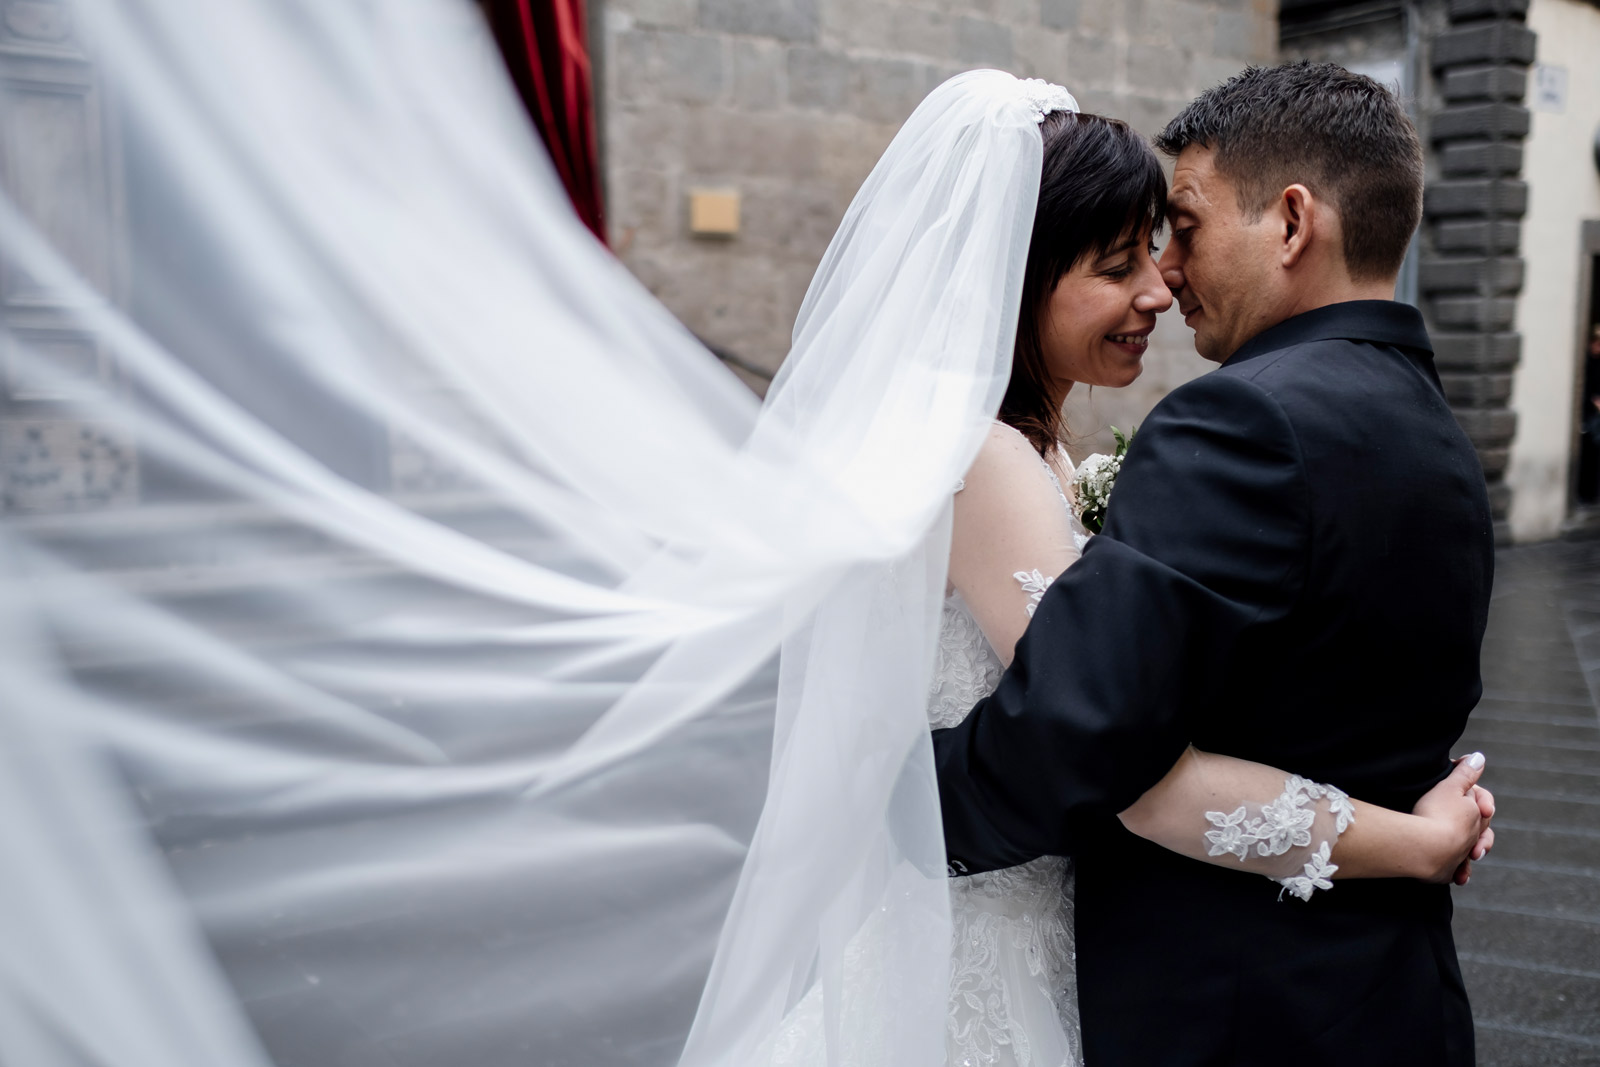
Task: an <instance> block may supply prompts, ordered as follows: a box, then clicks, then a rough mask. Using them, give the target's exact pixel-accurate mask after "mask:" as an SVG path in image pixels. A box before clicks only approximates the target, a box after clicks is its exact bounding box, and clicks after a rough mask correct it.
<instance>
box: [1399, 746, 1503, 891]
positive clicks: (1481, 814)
mask: <svg viewBox="0 0 1600 1067" xmlns="http://www.w3.org/2000/svg"><path fill="white" fill-rule="evenodd" d="M1483 765H1484V758H1483V753H1481V752H1474V753H1473V754H1472V755H1470V756H1464V757H1462V758H1461V759H1458V760H1456V765H1455V768H1454V769H1453V770H1452V771H1451V772H1450V774H1449V776H1448V777H1446V778H1445V779H1444V781H1442V782H1440V783H1439V784H1438V785H1436V786H1434V787H1433V788H1432V789H1430V790H1428V791H1427V792H1426V793H1424V794H1423V795H1422V798H1421V799H1420V800H1418V801H1417V803H1416V806H1415V807H1414V808H1412V809H1411V813H1412V814H1413V815H1417V816H1420V817H1421V818H1423V819H1426V820H1427V821H1428V823H1429V824H1430V825H1431V826H1432V827H1433V829H1434V831H1435V836H1436V837H1437V841H1438V847H1437V848H1432V849H1428V850H1427V855H1425V856H1419V857H1418V859H1419V860H1420V862H1421V863H1422V865H1423V866H1422V869H1420V870H1419V871H1418V872H1417V877H1419V878H1421V879H1422V880H1423V881H1427V882H1437V883H1445V882H1454V883H1455V884H1456V885H1466V884H1467V879H1468V878H1470V877H1471V876H1472V861H1473V860H1481V859H1482V858H1483V857H1484V856H1485V855H1487V854H1488V852H1489V850H1490V849H1491V848H1493V847H1494V830H1492V829H1490V827H1489V820H1490V819H1491V818H1493V817H1494V794H1492V793H1490V792H1489V791H1488V790H1487V789H1485V788H1483V787H1482V786H1481V785H1479V784H1478V778H1479V777H1480V776H1481V775H1482V774H1483Z"/></svg>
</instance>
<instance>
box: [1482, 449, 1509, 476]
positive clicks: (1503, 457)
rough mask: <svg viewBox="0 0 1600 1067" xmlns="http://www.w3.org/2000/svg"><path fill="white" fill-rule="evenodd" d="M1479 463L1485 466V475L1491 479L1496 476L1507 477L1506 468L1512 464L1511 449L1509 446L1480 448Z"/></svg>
mask: <svg viewBox="0 0 1600 1067" xmlns="http://www.w3.org/2000/svg"><path fill="white" fill-rule="evenodd" d="M1478 464H1479V466H1481V467H1483V475H1484V477H1485V478H1488V479H1490V480H1491V481H1492V480H1494V479H1495V478H1503V477H1505V473H1506V468H1507V467H1509V466H1511V449H1509V448H1480V449H1478Z"/></svg>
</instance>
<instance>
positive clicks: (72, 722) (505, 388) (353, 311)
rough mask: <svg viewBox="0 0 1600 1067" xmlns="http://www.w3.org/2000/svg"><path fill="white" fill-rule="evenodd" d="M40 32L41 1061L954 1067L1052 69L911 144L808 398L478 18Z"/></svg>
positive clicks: (855, 261) (25, 1062)
mask: <svg viewBox="0 0 1600 1067" xmlns="http://www.w3.org/2000/svg"><path fill="white" fill-rule="evenodd" d="M21 7H28V8H29V10H30V12H31V13H30V14H29V15H28V17H27V18H24V19H21V20H20V21H19V20H12V21H11V22H9V23H8V24H7V26H8V28H6V29H5V30H4V31H3V33H4V34H5V35H8V36H6V37H5V39H4V40H0V90H3V93H4V97H3V99H0V123H3V125H4V129H3V130H0V133H3V138H0V157H3V158H0V162H3V164H4V167H3V175H4V176H3V179H0V180H3V183H4V184H3V188H0V345H3V359H4V379H3V381H4V386H5V394H4V398H3V400H0V404H3V407H0V469H3V472H4V473H3V481H0V486H3V505H4V514H3V518H0V872H3V873H0V1063H4V1064H6V1065H7V1067H56V1065H63V1067H65V1065H69V1064H71V1065H83V1064H94V1065H107V1067H110V1065H118V1067H121V1065H135V1064H137V1065H151V1067H234V1065H260V1064H266V1063H278V1064H284V1065H288V1064H309V1065H324V1064H326V1065H332V1064H342V1065H366V1064H374V1065H376V1064H383V1065H424V1064H426V1065H437V1064H461V1065H470V1067H493V1065H499V1064H529V1063H538V1064H551V1065H554V1064H583V1065H604V1064H667V1063H674V1062H678V1061H679V1060H680V1057H681V1059H682V1062H685V1063H695V1064H699V1063H708V1064H709V1063H725V1064H730V1065H733V1064H738V1065H745V1064H751V1063H757V1062H770V1061H782V1060H783V1059H784V1057H785V1055H786V1054H787V1053H786V1051H785V1048H784V1047H781V1046H783V1045H784V1043H785V1040H786V1039H785V1037H784V1036H783V1035H784V1032H785V1030H784V1023H783V1020H784V1019H785V1017H786V1015H787V1016H792V1015H793V1013H794V1009H795V1006H796V1005H797V1004H798V1003H800V1002H801V1001H802V1000H803V999H805V998H807V997H808V995H809V997H810V1000H811V1002H812V1003H816V1002H817V1000H818V998H819V997H820V1003H821V1004H822V1006H823V1007H822V1014H821V1023H820V1025H821V1028H822V1037H821V1041H822V1045H821V1046H815V1045H813V1046H810V1047H811V1048H812V1049H813V1051H814V1050H815V1048H816V1047H825V1048H826V1059H827V1060H829V1061H832V1062H837V1063H872V1064H900V1063H905V1064H913V1063H915V1064H926V1063H929V1062H934V1061H937V1060H939V1059H940V1058H941V1056H942V1054H943V1053H942V1040H943V1038H942V1030H943V1017H944V1010H945V971H946V967H947V965H948V963H947V961H948V939H949V926H948V923H949V920H948V904H947V899H946V890H945V884H944V869H943V846H942V842H941V837H940V829H939V820H938V803H937V794H936V790H935V787H934V782H933V775H932V765H931V757H930V754H929V747H928V743H927V728H926V719H925V703H926V688H927V684H928V677H929V673H930V670H931V661H932V656H933V647H934V639H935V634H936V632H937V628H938V622H939V612H940V607H941V602H942V599H943V595H944V582H945V561H946V555H947V552H948V536H949V535H948V529H949V501H950V493H951V490H952V488H953V486H954V485H955V483H956V480H957V479H958V478H959V477H960V475H961V473H962V472H963V471H964V469H965V467H966V465H967V463H968V462H969V461H970V459H971V457H972V456H973V455H974V454H975V453H976V450H977V447H978V444H979V442H980V440H981V437H982V434H983V432H984V429H985V427H986V425H987V422H988V419H989V418H990V417H991V416H992V414H993V412H994V410H995V409H996V407H997V406H998V403H999V398H1000V392H1001V390H1002V388H1003V385H1004V381H1005V376H1006V373H1007V367H1008V360H1009V352H1010V339H1011V336H1012V333H1013V332H1014V329H1015V317H1016V311H1015V309H1016V305H1017V300H1018V292H1019V290H1020V282H1021V267H1022V257H1021V253H1022V252H1025V249H1026V240H1027V234H1028V232H1029V227H1030V225H1031V221H1032V211H1033V197H1034V193H1035V190H1036V188H1037V176H1038V167H1039V153H1040V149H1039V138H1038V133H1037V130H1036V128H1035V127H1034V125H1033V122H1032V117H1031V116H1029V115H1028V114H1027V113H1026V108H1023V107H1019V106H1017V105H1016V103H1015V101H1014V99H1013V98H1012V97H1011V96H1008V95H1007V92H1008V90H1007V89H1006V87H1005V85H1004V84H1003V83H1001V82H999V81H998V79H1007V81H1009V78H1008V76H1005V75H992V72H991V75H990V76H989V80H987V81H985V80H984V79H983V78H978V79H977V80H975V81H974V80H972V76H967V77H968V79H969V80H968V83H967V84H966V86H965V87H964V88H962V87H960V86H958V87H957V90H950V89H949V85H947V86H946V87H943V88H941V89H939V90H937V91H936V92H935V93H934V95H933V97H930V100H929V102H928V104H925V105H924V107H923V108H922V109H919V111H918V113H917V114H916V115H914V116H913V117H912V119H911V120H910V121H909V122H908V123H907V125H906V127H905V129H904V130H903V131H902V132H901V134H900V136H899V138H898V139H897V140H896V144H895V147H894V148H892V149H891V152H890V157H894V158H895V159H897V160H898V165H896V166H890V165H889V162H890V160H889V159H888V158H886V161H885V163H884V164H880V167H879V169H878V170H877V171H875V172H874V175H873V177H872V178H871V179H869V182H868V185H867V187H866V189H864V191H863V194H862V197H861V198H860V199H859V200H858V202H857V204H856V205H855V206H854V207H853V208H852V209H851V214H850V216H849V217H847V219H846V222H845V225H844V228H843V229H842V230H841V233H840V236H839V238H837V239H836V240H835V243H834V246H833V247H832V248H830V250H829V253H828V257H827V258H826V259H825V260H824V262H823V265H822V268H821V269H820V270H819V273H818V276H817V279H816V281H815V282H814V283H813V286H812V289H811V291H810V293H809V294H808V296H807V298H806V305H805V308H804V309H803V311H802V314H801V320H800V323H799V324H798V325H797V327H796V339H795V340H796V344H795V349H794V353H793V354H792V355H791V357H790V360H789V362H788V364H787V365H786V367H785V371H784V373H783V375H781V376H780V378H779V380H778V382H777V383H776V384H775V386H774V390H773V395H772V397H771V398H770V399H769V402H768V404H767V406H766V407H765V408H762V407H760V406H759V404H758V402H757V401H756V399H755V398H753V397H752V396H750V395H749V394H748V392H747V391H746V390H745V389H744V388H743V386H741V385H740V384H739V383H738V382H737V381H735V380H734V379H733V378H732V377H731V376H730V375H729V374H728V373H727V372H726V371H725V370H724V369H723V368H722V367H721V366H720V365H719V364H718V363H717V362H716V361H715V360H714V359H713V358H711V357H710V356H709V355H708V354H707V352H706V351H705V350H704V349H703V348H702V347H701V346H700V345H699V344H698V343H697V342H696V341H695V340H694V338H693V337H691V336H690V335H689V333H688V332H687V331H686V330H684V329H683V327H681V326H680V325H679V324H678V323H677V322H676V321H675V320H674V319H673V318H672V317H671V316H670V315H669V314H668V313H667V312H666V311H665V310H663V309H662V308H661V307H660V306H659V305H658V304H657V303H656V302H655V301H654V300H653V298H652V297H651V296H650V295H649V294H648V293H646V292H645V291H644V290H643V289H642V288H641V287H640V286H639V285H638V283H637V282H635V281H634V280H633V279H632V277H631V276H630V275H629V274H628V273H627V272H626V270H625V269H624V268H622V267H621V266H620V265H619V264H618V263H617V262H616V261H615V260H614V259H613V258H612V257H611V256H610V254H609V253H608V252H606V251H605V250H604V249H603V248H602V247H601V246H600V245H599V244H598V243H597V242H596V241H595V240H594V239H593V237H592V236H591V235H590V234H589V233H588V231H586V230H585V229H584V227H583V226H582V224H580V223H579V222H578V220H577V219H576V218H575V217H574V216H573V215H572V213H571V211H570V208H569V207H568V205H567V202H566V200H565V197H564V194H563V192H562V190H561V188H560V187H559V185H558V183H557V182H556V180H555V178H554V176H553V173H552V171H551V169H550V166H549V164H548V161H547V160H546V159H545V158H544V156H543V155H542V149H541V148H540V146H539V144H538V143H537V141H536V140H534V138H533V137H532V135H531V132H530V131H529V130H528V129H527V127H526V121H525V118H524V116H523V115H522V113H521V111H520V109H519V105H518V104H517V102H516V100H515V98H514V96H513V95H512V92H511V90H510V88H509V86H508V85H507V84H506V83H505V81H504V77H503V74H502V72H501V68H500V66H499V62H498V59H497V57H496V56H495V53H494V49H493V45H492V42H491V41H490V40H489V38H488V35H487V33H486V31H485V30H484V29H483V28H482V26H481V25H480V22H479V18H478V15H477V12H476V10H475V9H474V8H473V7H471V5H469V4H466V3H463V2H452V0H381V2H373V0H215V2H208V3H194V2H193V0H81V2H80V0H73V2H70V3H35V4H32V5H13V8H12V9H9V10H16V9H19V8H21ZM29 19H31V20H32V21H29ZM30 35H31V36H30ZM958 81H959V79H958ZM949 84H955V83H949ZM940 94H944V96H943V97H942V98H941V96H940ZM952 131H955V132H954V133H952ZM896 153H899V155H898V156H896ZM908 161H909V164H910V165H907V163H908ZM869 193H870V194H871V195H869ZM952 286H954V287H955V291H956V292H959V293H960V294H961V296H960V298H959V299H955V300H952V299H950V298H949V296H948V294H949V292H950V290H951V287H952ZM774 1035H779V1036H778V1037H776V1038H775V1037H774ZM790 1036H792V1035H790ZM819 1062H820V1061H819Z"/></svg>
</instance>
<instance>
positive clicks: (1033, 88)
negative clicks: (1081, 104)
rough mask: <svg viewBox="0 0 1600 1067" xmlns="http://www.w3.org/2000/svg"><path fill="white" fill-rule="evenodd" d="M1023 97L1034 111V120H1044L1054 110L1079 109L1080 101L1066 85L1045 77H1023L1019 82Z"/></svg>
mask: <svg viewBox="0 0 1600 1067" xmlns="http://www.w3.org/2000/svg"><path fill="white" fill-rule="evenodd" d="M1017 85H1018V87H1019V88H1020V89H1021V90H1022V99H1023V100H1024V101H1026V103H1027V105H1028V107H1029V108H1030V109H1031V110H1032V112H1033V121H1035V122H1043V121H1044V117H1045V116H1046V115H1048V114H1050V112H1052V111H1077V110H1078V101H1077V99H1076V98H1075V97H1073V95H1072V94H1071V93H1069V92H1068V91H1067V90H1066V88H1065V87H1064V86H1060V85H1057V84H1055V83H1054V82H1047V81H1045V80H1044V79H1043V78H1021V79H1019V80H1018V82H1017Z"/></svg>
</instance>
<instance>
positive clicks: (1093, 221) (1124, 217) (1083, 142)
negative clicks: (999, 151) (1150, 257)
mask: <svg viewBox="0 0 1600 1067" xmlns="http://www.w3.org/2000/svg"><path fill="white" fill-rule="evenodd" d="M1039 132H1040V134H1041V135H1042V136H1043V137H1044V165H1043V169H1042V170H1041V172H1040V175H1039V207H1038V210H1037V211H1036V212H1035V213H1034V216H1033V236H1032V238H1031V239H1030V240H1029V242H1028V265H1027V269H1026V270H1025V272H1024V274H1023V278H1022V315H1021V317H1020V318H1019V320H1018V322H1017V343H1016V350H1015V352H1014V353H1013V355H1012V358H1011V381H1010V382H1009V384H1007V386H1006V395H1005V399H1004V400H1002V401H1001V402H1000V421H1001V422H1004V423H1005V424H1006V425H1008V426H1011V427H1013V428H1015V429H1016V430H1017V431H1019V432H1020V433H1021V434H1022V435H1023V436H1024V437H1026V438H1027V439H1028V441H1029V443H1030V444H1032V445H1033V447H1034V448H1036V449H1038V450H1039V452H1040V454H1041V455H1042V454H1043V453H1045V452H1047V451H1048V450H1049V449H1050V447H1051V446H1052V445H1054V444H1055V443H1056V442H1057V441H1059V440H1061V438H1062V436H1063V433H1064V430H1065V427H1064V426H1063V424H1062V416H1061V410H1060V408H1058V407H1057V406H1056V404H1055V401H1054V400H1052V399H1051V398H1052V396H1054V391H1053V390H1052V389H1051V388H1050V373H1049V370H1048V369H1047V368H1046V367H1045V363H1044V350H1043V346H1042V344H1041V342H1040V337H1039V319H1040V316H1041V314H1042V313H1043V311H1044V309H1045V306H1046V305H1047V304H1048V302H1049V300H1050V294H1051V292H1052V291H1053V290H1054V289H1055V287H1056V283H1057V282H1058V281H1060V280H1061V276H1062V275H1064V274H1066V273H1067V272H1068V271H1069V270H1071V269H1072V268H1073V266H1074V265H1076V264H1077V263H1078V261H1079V260H1081V259H1082V258H1083V257H1085V256H1093V257H1095V258H1099V257H1100V256H1103V255H1105V254H1106V253H1107V252H1109V251H1110V250H1111V249H1113V248H1115V247H1116V246H1117V245H1118V244H1119V243H1121V241H1122V240H1123V238H1124V237H1126V236H1127V235H1129V234H1133V233H1140V232H1142V231H1143V230H1145V229H1146V228H1147V227H1148V228H1149V229H1150V230H1151V232H1152V233H1156V232H1159V231H1160V229H1161V224H1162V221H1163V219H1164V218H1165V213H1166V207H1167V176H1166V174H1165V173H1164V172H1163V171H1162V169H1161V161H1160V159H1158V158H1157V156H1156V153H1155V150H1154V149H1153V148H1151V147H1150V145H1149V143H1148V142H1146V141H1145V139H1144V138H1143V137H1141V136H1140V135H1139V134H1137V133H1135V132H1134V131H1133V129H1132V128H1131V127H1130V126H1129V125H1128V124H1127V123H1125V122H1122V121H1120V120H1118V119H1108V118H1105V117H1104V116H1101V115H1083V114H1077V113H1073V112H1066V111H1057V112H1052V113H1051V114H1049V115H1046V116H1045V119H1044V121H1043V122H1041V123H1040V124H1039Z"/></svg>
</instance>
